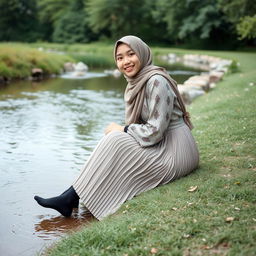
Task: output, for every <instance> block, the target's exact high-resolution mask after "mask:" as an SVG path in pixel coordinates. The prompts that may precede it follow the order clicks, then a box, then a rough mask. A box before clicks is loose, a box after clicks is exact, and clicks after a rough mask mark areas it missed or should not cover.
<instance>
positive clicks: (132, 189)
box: [73, 124, 199, 220]
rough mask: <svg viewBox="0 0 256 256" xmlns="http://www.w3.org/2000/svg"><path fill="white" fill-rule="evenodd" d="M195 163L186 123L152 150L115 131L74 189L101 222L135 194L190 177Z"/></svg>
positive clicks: (195, 152)
mask: <svg viewBox="0 0 256 256" xmlns="http://www.w3.org/2000/svg"><path fill="white" fill-rule="evenodd" d="M198 162H199V154H198V150H197V146H196V144H195V141H194V138H193V136H192V134H191V131H190V129H189V128H188V127H187V126H186V125H185V124H184V125H182V126H181V127H178V128H175V129H171V128H170V129H168V130H167V133H166V136H165V137H164V139H163V140H161V142H160V143H158V144H156V145H154V146H152V147H141V146H140V145H139V144H138V143H137V142H136V140H135V139H134V138H133V137H132V136H130V135H129V134H127V133H124V132H118V131H116V132H111V133H109V134H108V135H106V136H104V137H103V138H102V139H101V141H100V142H99V143H98V145H97V147H96V148H95V149H94V151H93V153H92V154H91V156H90V158H89V159H88V161H87V163H86V164H85V166H84V167H83V169H82V172H81V174H80V176H79V177H78V178H77V180H76V181H75V182H74V184H73V187H74V189H75V190H76V192H77V194H78V195H79V197H80V199H81V201H82V202H83V203H84V205H85V206H86V208H87V209H88V210H89V211H90V212H91V213H92V214H93V215H94V216H95V217H96V218H97V219H99V220H101V219H102V218H104V217H106V216H107V215H109V214H112V213H114V212H116V211H117V210H118V208H119V207H120V206H121V205H122V204H123V203H124V202H125V201H126V200H128V199H131V198H133V197H134V196H135V195H138V194H140V193H142V192H144V191H147V190H150V189H152V188H155V187H157V186H159V185H162V184H166V183H168V182H170V181H172V180H174V179H177V178H179V177H182V176H185V175H187V174H189V173H190V172H192V171H193V170H194V169H196V168H197V166H198Z"/></svg>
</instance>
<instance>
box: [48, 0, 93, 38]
mask: <svg viewBox="0 0 256 256" xmlns="http://www.w3.org/2000/svg"><path fill="white" fill-rule="evenodd" d="M93 39H95V34H94V33H92V31H91V29H90V28H89V25H88V21H87V18H86V13H85V10H84V1H83V0H74V1H73V2H72V3H71V4H70V6H69V9H68V11H67V12H66V13H65V14H64V15H63V16H62V17H61V18H60V19H59V20H58V21H56V23H55V29H54V33H53V40H54V41H55V42H60V43H62V42H66V43H87V42H90V41H92V40H93Z"/></svg>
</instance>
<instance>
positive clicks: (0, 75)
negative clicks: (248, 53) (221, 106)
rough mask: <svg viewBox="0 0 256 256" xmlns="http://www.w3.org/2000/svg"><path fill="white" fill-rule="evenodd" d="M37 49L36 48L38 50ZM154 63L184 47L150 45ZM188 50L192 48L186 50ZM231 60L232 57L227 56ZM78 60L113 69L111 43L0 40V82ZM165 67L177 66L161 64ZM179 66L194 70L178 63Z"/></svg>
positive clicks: (54, 70)
mask: <svg viewBox="0 0 256 256" xmlns="http://www.w3.org/2000/svg"><path fill="white" fill-rule="evenodd" d="M39 49H40V50H39ZM152 50H153V54H154V60H155V64H156V65H162V64H163V63H162V61H161V60H160V59H159V58H157V57H158V56H159V55H163V54H166V53H169V52H170V51H171V52H173V53H176V54H183V53H184V50H179V49H166V48H159V47H153V48H152ZM187 52H188V53H191V52H192V51H187ZM230 57H231V59H233V56H230ZM68 61H71V62H79V61H82V62H84V63H85V64H87V65H88V66H89V68H90V69H111V68H115V63H114V61H113V44H110V43H100V42H98V43H91V44H72V45H67V44H52V43H31V44H22V43H8V44H7V43H0V81H1V80H4V79H6V80H12V79H24V78H27V77H29V76H31V71H32V69H33V68H40V69H42V71H43V74H44V76H49V75H51V74H59V73H60V72H62V70H63V64H64V63H65V62H68ZM165 67H166V68H168V69H173V68H175V69H177V68H178V67H177V64H176V65H175V67H174V66H173V65H169V66H168V64H167V63H165ZM180 69H187V70H194V69H193V68H188V67H184V66H181V67H180Z"/></svg>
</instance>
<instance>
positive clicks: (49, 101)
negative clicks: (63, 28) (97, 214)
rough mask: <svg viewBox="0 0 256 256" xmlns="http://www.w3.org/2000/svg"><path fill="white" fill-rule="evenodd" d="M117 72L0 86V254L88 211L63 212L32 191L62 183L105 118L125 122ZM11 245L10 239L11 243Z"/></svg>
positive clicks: (27, 250)
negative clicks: (42, 201)
mask: <svg viewBox="0 0 256 256" xmlns="http://www.w3.org/2000/svg"><path fill="white" fill-rule="evenodd" d="M125 84H126V83H125V80H124V79H123V78H119V79H115V78H113V77H98V78H93V79H86V80H81V79H78V80H71V79H61V78H56V79H50V80H47V81H43V82H40V83H33V82H30V81H22V82H18V83H13V84H11V85H8V86H6V87H4V88H1V89H0V120H1V122H0V136H1V140H0V177H1V183H0V195H1V196H0V205H1V211H0V255H5V256H8V255H9V256H13V255H21V256H23V255H24V256H25V255H26V256H27V255H35V252H38V251H42V250H43V249H44V248H45V246H48V245H49V243H50V242H52V241H54V240H55V239H56V238H58V237H59V236H62V235H64V234H65V233H66V232H67V231H70V230H74V229H76V228H78V227H80V226H81V224H87V223H88V222H89V221H91V220H92V219H93V218H92V217H91V216H89V215H88V212H86V211H84V210H83V209H80V211H79V212H76V213H74V215H73V216H72V218H63V217H61V216H59V214H58V213H57V212H56V211H54V210H52V209H46V208H43V207H40V206H39V205H38V204H37V203H36V202H35V201H34V200H33V196H34V195H35V194H38V195H40V196H43V197H52V196H56V195H59V194H61V193H62V192H63V191H64V190H66V189H67V188H68V187H69V186H70V185H71V183H72V182H73V180H74V179H75V178H76V177H77V175H78V174H79V172H80V169H81V167H82V166H83V165H84V163H85V161H86V159H87V158H88V156H89V155H90V153H91V152H92V150H93V148H94V147H95V145H96V144H97V143H98V141H99V140H100V138H101V137H102V136H103V131H104V128H105V126H106V125H107V124H108V123H109V122H112V121H114V122H117V123H121V124H122V123H123V119H124V103H123V92H124V89H125ZM14 245H15V246H14Z"/></svg>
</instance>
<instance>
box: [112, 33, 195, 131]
mask: <svg viewBox="0 0 256 256" xmlns="http://www.w3.org/2000/svg"><path fill="white" fill-rule="evenodd" d="M121 43H125V44H127V45H129V46H130V47H131V49H132V50H133V51H134V52H135V53H136V55H137V57H138V58H139V60H140V63H141V70H140V71H139V72H138V73H137V74H136V75H135V76H134V77H127V76H124V77H125V78H126V81H127V82H128V84H127V87H126V90H125V94H124V100H125V105H126V106H125V123H126V125H129V124H132V123H139V122H140V115H141V111H142V106H143V101H144V95H145V85H146V83H147V81H148V80H149V79H150V77H152V76H153V75H156V74H158V75H161V76H163V77H165V78H166V79H167V80H168V81H169V84H170V86H171V88H172V89H173V91H174V93H175V94H176V96H177V100H178V102H179V105H180V109H181V111H182V112H183V118H184V121H185V123H186V124H187V125H188V127H189V128H190V129H192V128H193V125H192V123H191V122H190V116H189V113H188V112H187V111H186V107H185V104H184V102H183V100H182V98H181V95H180V93H179V91H178V88H177V84H176V82H175V81H174V80H173V79H172V78H171V77H170V75H169V74H168V73H167V72H166V71H165V69H164V68H161V67H158V66H154V65H152V54H151V50H150V48H149V47H148V45H147V44H146V43H144V42H143V41H142V40H141V39H140V38H138V37H136V36H125V37H122V38H121V39H119V40H118V41H117V42H116V44H115V47H114V58H115V59H116V51H117V46H118V45H119V44H121Z"/></svg>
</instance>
